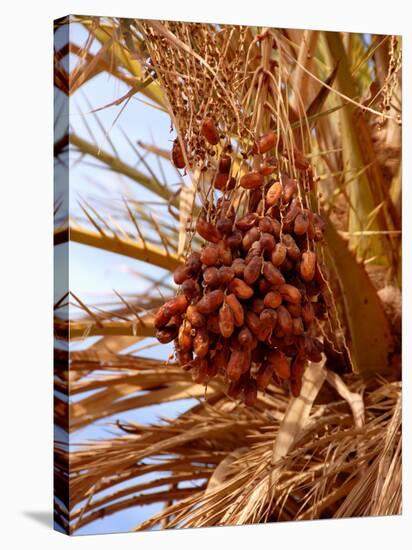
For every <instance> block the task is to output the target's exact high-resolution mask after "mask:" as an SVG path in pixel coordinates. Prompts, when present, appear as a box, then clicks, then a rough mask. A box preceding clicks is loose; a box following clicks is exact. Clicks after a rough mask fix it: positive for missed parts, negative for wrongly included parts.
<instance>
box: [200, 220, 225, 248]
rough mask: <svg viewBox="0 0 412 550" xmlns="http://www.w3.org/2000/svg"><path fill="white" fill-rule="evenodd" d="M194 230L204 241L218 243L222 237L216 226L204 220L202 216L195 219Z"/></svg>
mask: <svg viewBox="0 0 412 550" xmlns="http://www.w3.org/2000/svg"><path fill="white" fill-rule="evenodd" d="M196 231H197V232H198V233H199V235H200V236H201V237H203V238H204V239H206V241H210V242H211V243H218V242H219V241H220V240H221V238H222V236H221V234H220V233H219V231H218V230H217V228H216V227H215V226H214V225H213V224H211V223H210V222H208V221H206V220H205V219H204V218H199V219H198V220H197V222H196Z"/></svg>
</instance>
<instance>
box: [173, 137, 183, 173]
mask: <svg viewBox="0 0 412 550" xmlns="http://www.w3.org/2000/svg"><path fill="white" fill-rule="evenodd" d="M172 162H173V164H174V165H175V166H176V168H179V170H182V169H183V168H184V167H185V166H186V163H185V157H184V155H183V151H182V147H181V146H180V142H179V140H178V139H177V138H176V139H175V140H174V142H173V147H172Z"/></svg>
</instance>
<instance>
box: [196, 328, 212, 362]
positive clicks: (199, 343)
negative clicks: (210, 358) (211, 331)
mask: <svg viewBox="0 0 412 550" xmlns="http://www.w3.org/2000/svg"><path fill="white" fill-rule="evenodd" d="M193 351H194V352H195V353H196V355H197V356H198V357H200V358H201V359H202V358H203V357H206V355H207V354H208V352H209V336H208V332H207V329H206V328H205V327H203V328H198V329H197V330H196V334H195V337H194V338H193Z"/></svg>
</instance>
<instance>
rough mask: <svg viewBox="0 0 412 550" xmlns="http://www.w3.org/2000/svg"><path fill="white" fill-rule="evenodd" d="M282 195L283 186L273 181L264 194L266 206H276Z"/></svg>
mask: <svg viewBox="0 0 412 550" xmlns="http://www.w3.org/2000/svg"><path fill="white" fill-rule="evenodd" d="M282 194H283V185H282V184H281V182H280V181H275V182H274V183H272V185H271V186H270V187H269V189H268V191H267V193H266V205H267V206H273V205H274V204H277V203H278V202H279V200H280V198H281V196H282Z"/></svg>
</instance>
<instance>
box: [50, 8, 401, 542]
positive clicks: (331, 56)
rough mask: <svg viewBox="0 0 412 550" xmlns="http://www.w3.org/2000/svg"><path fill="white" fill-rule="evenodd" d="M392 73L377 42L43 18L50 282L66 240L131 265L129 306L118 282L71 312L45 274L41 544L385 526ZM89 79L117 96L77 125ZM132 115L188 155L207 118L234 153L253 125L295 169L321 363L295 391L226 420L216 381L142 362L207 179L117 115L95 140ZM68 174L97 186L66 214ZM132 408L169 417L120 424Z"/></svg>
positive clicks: (193, 238)
mask: <svg viewBox="0 0 412 550" xmlns="http://www.w3.org/2000/svg"><path fill="white" fill-rule="evenodd" d="M76 28H81V29H82V30H83V35H84V36H85V37H86V38H85V40H84V42H83V43H82V44H81V43H79V42H78V41H77V40H76V33H74V32H73V29H76ZM400 69H401V38H400V37H396V36H368V35H362V34H350V33H334V32H325V31H322V32H320V31H301V30H292V29H271V28H257V27H253V26H250V27H241V26H237V25H217V24H205V23H201V24H194V23H176V22H159V21H149V20H145V21H143V20H137V19H117V18H103V17H102V18H94V17H93V18H91V17H82V16H71V17H69V18H65V19H62V20H59V21H57V22H56V26H55V112H56V127H55V136H56V139H55V149H54V155H55V165H56V170H55V172H56V186H55V190H56V191H55V204H56V207H55V245H56V262H60V263H61V265H62V266H63V268H65V267H67V265H68V264H69V263H70V262H72V261H73V257H74V254H75V253H76V252H75V251H76V250H78V248H75V247H76V246H77V247H78V246H81V247H84V249H86V250H91V249H90V247H93V248H94V249H97V250H99V251H101V253H102V254H104V258H105V263H106V264H109V263H110V262H111V261H112V258H113V254H115V255H116V256H117V257H123V258H125V259H128V260H129V261H130V262H135V265H136V268H135V269H136V271H138V273H139V277H140V281H142V280H143V279H144V281H145V286H144V290H142V291H139V290H138V286H137V284H136V289H137V290H136V292H132V293H130V295H129V294H127V295H125V294H124V293H120V292H117V291H115V293H114V294H113V295H112V297H111V298H110V299H109V297H105V298H99V299H96V300H95V301H94V302H93V301H91V300H88V299H86V298H85V297H84V296H81V295H78V294H77V293H74V292H73V289H72V288H70V287H69V284H68V280H67V275H66V274H64V275H61V274H60V272H58V274H57V276H56V287H58V288H57V290H56V294H57V295H56V305H55V336H56V348H55V390H56V395H55V423H56V446H55V496H56V498H55V519H56V522H57V524H58V525H59V526H60V528H62V529H63V530H65V531H66V532H70V533H76V532H78V531H79V530H81V529H83V530H84V529H85V528H86V526H88V525H90V524H92V523H93V526H96V525H97V522H98V521H99V520H101V519H102V518H106V517H109V516H111V515H112V514H115V513H120V512H122V513H124V512H125V511H127V510H129V511H131V512H130V513H132V512H133V511H135V510H136V508H135V507H145V506H147V509H148V510H150V512H149V513H147V514H146V516H145V518H144V519H143V520H142V519H141V518H142V516H141V515H139V514H137V515H136V521H135V522H134V523H133V528H135V529H153V528H158V527H159V526H160V527H162V528H173V527H200V526H212V525H240V524H246V523H257V522H271V521H292V520H300V519H315V518H339V517H351V516H368V515H388V514H398V513H400V511H401V481H402V480H401V355H400V341H401V331H400V324H401V305H400V302H401V299H400V288H401V128H400V121H401V71H400ZM99 75H100V76H102V75H106V77H109V79H107V78H105V80H103V81H102V82H105V83H107V86H109V85H111V84H109V83H113V82H115V83H117V88H116V94H117V96H116V97H115V99H114V101H113V102H111V103H110V104H106V105H101V108H100V109H94V108H92V106H91V105H90V109H89V110H88V112H87V113H82V114H81V115H79V113H77V112H76V109H75V102H74V101H73V98H76V97H78V96H79V95H80V94H82V93H84V92H83V91H84V90H85V89H87V85H88V83H90V82H91V81H92V80H93V79H94V78H96V77H97V76H99ZM112 89H113V88H112ZM118 90H120V91H118ZM83 97H84V96H83ZM135 101H139V102H141V104H144V105H145V108H146V109H147V110H148V112H149V113H150V112H152V113H153V117H155V115H156V113H159V112H160V113H166V114H167V115H168V116H169V117H170V121H171V123H172V126H173V128H174V131H175V132H176V134H175V136H176V139H177V143H180V144H181V145H185V144H186V143H187V141H190V143H191V144H193V150H195V149H196V145H195V143H196V139H197V138H196V136H197V131H198V130H197V127H198V119H199V116H201V113H203V112H206V111H208V112H212V113H213V116H214V117H215V118H216V120H221V121H225V124H226V126H227V127H229V128H230V129H231V130H230V132H231V134H230V139H231V142H232V143H233V146H234V148H235V150H240V149H241V147H240V145H242V140H244V139H245V137H244V136H245V135H247V133H248V132H249V133H251V134H252V132H255V131H259V130H263V129H264V128H268V127H272V128H274V129H275V130H276V131H277V132H278V134H279V135H280V136H281V137H282V139H283V141H284V143H285V147H286V148H287V149H289V148H292V149H293V150H298V151H301V152H302V155H303V154H304V156H305V159H307V160H308V161H309V162H310V163H311V165H312V166H313V169H314V174H315V178H314V180H315V185H314V188H313V189H312V190H311V191H308V193H310V197H309V198H310V200H311V201H312V204H315V205H316V207H317V208H318V209H319V210H320V211H321V212H322V215H323V216H324V218H325V219H326V220H327V227H326V233H325V240H324V244H323V246H322V251H321V254H322V257H323V260H324V262H325V264H326V266H327V272H328V296H329V301H328V306H329V310H328V316H327V320H326V321H324V322H322V323H320V325H319V330H320V331H321V334H322V337H323V340H324V344H325V353H324V358H323V360H322V362H321V363H310V364H309V367H308V368H307V369H306V371H305V375H304V379H303V386H302V391H301V394H300V396H299V397H297V398H291V397H290V396H289V393H288V392H287V391H285V389H284V388H281V387H278V386H276V385H274V384H272V385H270V386H269V387H268V389H267V390H266V391H265V392H264V393H262V394H260V395H259V397H258V400H257V403H256V405H255V406H254V407H253V408H248V407H246V406H244V405H243V404H241V403H238V402H237V401H236V400H234V399H232V398H230V397H229V396H228V395H227V392H226V389H225V385H224V384H223V382H222V381H221V380H218V379H213V380H212V381H210V383H209V384H208V385H207V387H206V388H205V387H204V386H202V385H199V384H196V383H195V382H193V380H192V377H191V374H190V372H188V371H185V370H182V369H181V368H180V367H179V365H178V364H176V362H175V360H174V358H173V356H170V357H169V358H168V359H167V360H165V358H162V359H159V358H158V357H159V356H158V355H156V354H155V353H152V351H153V347H152V346H153V340H151V338H153V336H154V335H155V330H154V326H153V315H154V313H155V312H156V310H157V308H158V307H159V306H161V304H162V303H163V302H164V300H165V299H167V298H168V297H171V296H173V295H174V293H175V292H176V288H175V287H174V284H173V281H172V279H171V276H170V274H171V273H172V272H173V271H174V270H175V269H176V268H177V267H178V266H179V265H181V264H182V262H183V260H184V257H185V254H186V253H187V250H188V248H189V247H193V248H194V249H196V248H197V247H199V246H200V239H199V237H198V236H197V235H196V234H194V233H193V232H191V228H192V222H193V220H194V219H196V216H197V214H198V212H199V208H200V205H201V202H202V201H204V200H205V199H206V198H207V197H208V196H209V193H210V180H208V177H207V176H208V169H206V170H200V168H199V166H200V164H196V158H197V157H193V159H194V160H193V159H187V158H186V159H185V161H186V164H187V166H190V168H188V169H187V170H180V171H178V170H176V169H175V168H173V165H171V164H170V153H169V150H166V149H165V147H164V144H162V143H160V140H159V139H158V135H156V134H155V135H153V141H152V142H149V141H147V140H146V141H143V140H141V139H139V138H140V136H139V120H136V121H135V127H136V132H135V134H133V135H131V134H130V132H123V134H122V137H123V141H122V143H120V140H119V138H116V140H117V141H116V140H115V138H114V137H113V136H114V132H113V131H112V130H113V128H114V127H115V126H116V125H117V126H118V125H121V123H122V121H123V120H124V119H125V118H127V117H128V107H130V104H131V103H132V102H135ZM113 110H115V111H116V114H115V115H114V116H112V115H111V116H112V123H111V124H104V123H103V122H102V117H103V116H104V115H105V114H106V113H107V112H110V113H113ZM163 120H167V118H166V117H164V119H163ZM80 122H82V123H83V131H82V132H80V131H78V127H79V124H80ZM117 126H116V127H117ZM165 126H166V128H165V131H166V132H167V130H168V127H167V123H166V125H165ZM96 128H97V129H98V130H99V131H101V132H102V133H101V134H100V136H97V135H96V132H97V131H96ZM116 135H117V136H118V135H119V134H116ZM127 147H129V152H128V153H126V152H125V150H126V148H127ZM236 147H238V149H236ZM130 151H132V153H130ZM201 154H202V152H201V151H200V152H199V155H201ZM240 163H241V159H240V160H239V161H238V166H237V168H238V169H239V170H241V168H239V166H240ZM79 165H84V166H90V167H91V169H93V170H94V174H97V175H96V178H97V179H99V174H102V176H101V177H100V180H99V181H100V184H99V185H100V189H99V193H95V194H94V193H92V194H91V195H90V193H89V196H87V195H88V189H84V190H82V192H81V197H80V199H79V200H78V201H73V200H72V191H70V193H69V191H68V183H69V173H68V172H69V167H70V170H73V168H74V166H79ZM166 166H167V168H165V167H166ZM165 173H166V175H165ZM170 174H172V176H170ZM171 178H172V179H171ZM109 180H110V185H111V188H110V189H111V190H112V189H113V188H115V189H116V193H117V196H118V197H119V196H120V197H121V200H113V195H112V194H111V192H110V191H109V190H108V187H106V182H108V181H109ZM208 181H209V183H208ZM131 188H132V189H133V191H130V189H131ZM246 200H247V197H246V196H243V195H242V196H241V197H240V199H239V201H240V203H241V202H242V201H246ZM90 254H92V253H91V252H90ZM82 257H83V256H82ZM90 257H91V258H93V256H92V255H91V256H90ZM84 261H86V260H84ZM91 261H93V260H91ZM129 265H130V264H129ZM59 267H60V264H59V266H57V268H59ZM86 269H87V268H86ZM62 271H64V273H66V272H65V270H64V269H63V270H62ZM102 276H103V275H102ZM93 286H94V282H93V281H90V288H93ZM113 296H114V300H113ZM76 346H77V347H76ZM131 346H133V347H131ZM130 350H131V351H130ZM162 407H163V408H162ZM165 407H166V408H165ZM168 407H169V408H168ZM173 407H175V408H173ZM149 408H151V409H150V410H155V411H160V413H159V414H161V411H167V414H168V415H169V412H170V411H176V410H177V411H179V412H177V413H176V412H172V413H170V417H168V418H160V419H159V420H158V421H155V422H150V423H144V422H136V421H134V420H133V419H135V418H136V414H135V413H136V411H141V414H142V418H143V414H144V411H147V410H149ZM103 421H104V422H107V423H109V425H110V426H111V427H110V430H109V431H108V433H106V434H105V436H104V437H102V436H101V435H100V436H99V437H98V438H96V439H94V440H91V439H89V438H86V439H85V438H83V437H81V435H80V436H79V434H82V433H86V432H85V430H86V429H87V428H90V427H93V426H96V425H99V426H100V425H101V424H102V422H103ZM90 433H92V432H90ZM149 505H156V506H149ZM138 518H139V519H138ZM79 532H81V531H79Z"/></svg>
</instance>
